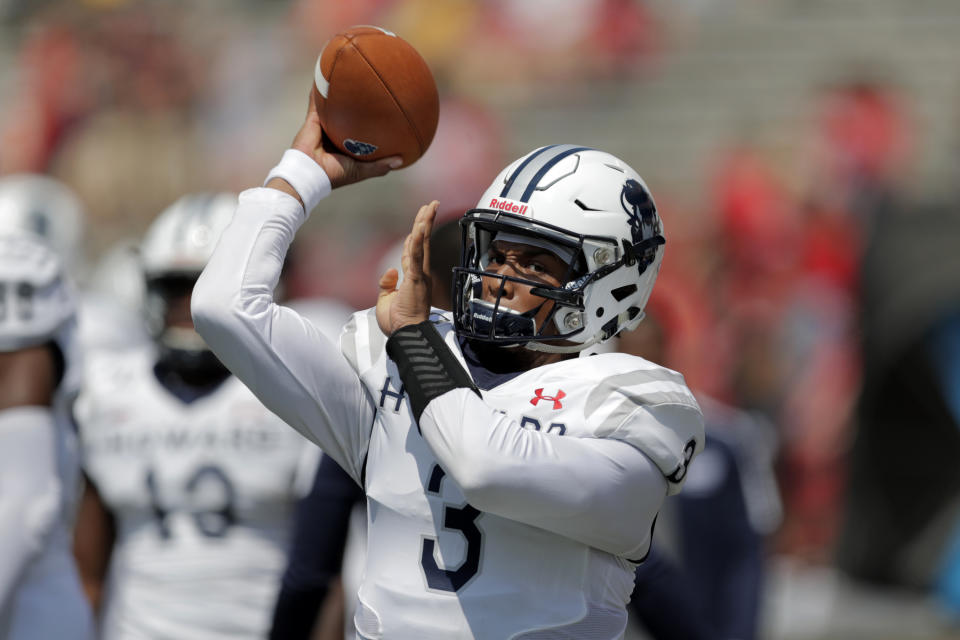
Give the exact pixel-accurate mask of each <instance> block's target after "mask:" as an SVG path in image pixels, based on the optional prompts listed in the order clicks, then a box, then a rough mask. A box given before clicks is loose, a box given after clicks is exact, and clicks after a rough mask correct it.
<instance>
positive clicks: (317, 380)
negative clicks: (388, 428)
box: [192, 188, 374, 482]
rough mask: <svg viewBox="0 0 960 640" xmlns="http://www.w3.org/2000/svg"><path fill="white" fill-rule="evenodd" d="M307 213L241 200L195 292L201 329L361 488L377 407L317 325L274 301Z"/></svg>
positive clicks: (248, 194) (255, 198)
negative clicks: (291, 247) (295, 236)
mask: <svg viewBox="0 0 960 640" xmlns="http://www.w3.org/2000/svg"><path fill="white" fill-rule="evenodd" d="M303 220H304V214H303V209H302V208H301V206H300V203H299V202H297V200H296V199H295V198H293V197H292V196H289V195H287V194H285V193H282V192H280V191H277V190H275V189H264V188H258V189H248V190H247V191H244V192H243V193H241V194H240V203H239V206H238V208H237V212H236V214H234V217H233V220H232V221H231V223H230V224H229V225H228V226H227V228H226V229H225V230H224V232H223V234H222V235H221V236H220V240H219V242H218V243H217V248H216V250H215V251H214V253H213V256H212V257H211V258H210V261H209V262H208V263H207V266H206V268H205V269H204V270H203V274H202V275H201V276H200V279H199V280H197V284H196V286H195V287H194V290H193V300H192V312H193V321H194V325H195V326H196V328H197V331H198V332H199V333H200V335H202V336H203V338H204V340H206V342H207V344H208V345H210V348H211V349H212V350H213V352H214V353H215V354H216V355H217V357H218V358H219V359H220V361H221V362H223V363H224V364H225V365H226V366H227V367H228V368H229V369H230V371H232V372H233V374H234V375H236V376H237V377H238V378H240V380H242V381H243V383H244V384H245V385H247V387H249V388H250V390H251V391H253V393H254V394H255V395H256V396H257V397H258V398H259V399H260V401H261V402H262V403H263V404H264V405H265V406H266V407H267V408H268V409H270V410H271V411H273V412H274V413H276V414H277V415H278V416H280V417H281V418H282V419H283V420H284V421H285V422H286V423H287V424H289V425H290V426H292V427H294V428H295V429H296V430H297V431H299V432H300V433H301V434H303V435H304V436H305V437H306V438H308V439H310V440H312V441H313V442H315V443H316V444H318V445H319V446H320V448H321V449H323V451H324V452H325V453H327V454H328V455H330V457H332V458H333V459H334V460H336V461H337V463H338V464H340V466H341V467H343V469H344V470H345V471H347V473H349V474H350V475H351V476H352V477H353V478H354V480H356V481H357V482H360V479H361V469H362V466H363V460H364V458H365V455H366V450H367V445H368V444H369V439H370V430H371V428H372V425H373V418H374V406H373V402H372V400H371V399H370V397H369V395H368V394H367V391H366V389H365V388H364V387H363V385H362V383H361V382H360V378H359V377H358V376H357V374H356V373H355V372H354V371H353V369H352V368H351V367H350V364H349V363H348V362H347V360H346V359H345V358H344V357H343V355H342V354H341V353H340V350H339V348H338V347H337V345H335V344H334V343H333V342H331V341H330V340H328V339H327V338H326V337H325V336H324V335H323V334H322V333H321V332H320V331H319V330H318V329H317V328H316V327H314V326H313V325H312V324H311V323H310V322H309V321H307V320H306V319H305V318H303V317H302V316H300V315H299V314H298V313H296V312H295V311H294V310H292V309H290V308H288V307H283V306H280V305H278V304H276V302H274V299H273V291H274V288H275V287H276V286H277V282H278V280H279V278H280V270H281V268H282V267H283V260H284V257H285V256H286V254H287V250H288V249H289V247H290V243H291V242H292V241H293V237H294V234H295V233H296V231H297V229H298V228H299V227H300V225H301V224H302V223H303Z"/></svg>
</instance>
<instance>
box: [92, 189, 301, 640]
mask: <svg viewBox="0 0 960 640" xmlns="http://www.w3.org/2000/svg"><path fill="white" fill-rule="evenodd" d="M236 202H237V200H236V196H235V195H233V194H211V195H207V194H197V195H190V196H185V197H183V198H181V199H180V200H178V201H177V202H176V203H174V204H173V205H171V207H169V208H168V209H167V210H166V211H165V212H164V213H162V214H161V215H160V217H159V218H157V220H156V221H155V222H154V223H153V224H152V225H151V227H150V229H149V230H148V231H147V234H146V237H145V238H144V241H143V243H142V245H141V256H142V260H143V268H144V273H145V276H146V288H147V300H146V315H147V320H148V325H149V327H150V330H151V333H152V335H153V336H154V338H155V344H156V353H151V352H149V351H147V350H137V351H129V352H119V353H118V352H114V353H99V354H93V355H92V356H91V357H90V362H89V364H88V368H87V377H86V382H85V387H84V389H83V392H82V393H81V396H80V398H79V399H78V401H77V405H76V409H75V415H76V418H77V422H78V424H79V428H80V434H81V442H82V446H83V457H84V469H85V471H86V473H87V475H88V477H89V479H90V481H91V482H90V483H89V485H88V492H87V494H86V496H85V498H84V501H83V504H82V507H81V511H80V517H79V518H78V526H77V542H76V550H77V556H78V562H79V564H80V568H81V574H82V577H83V579H84V586H85V587H86V589H87V592H88V596H89V597H90V598H91V599H92V600H93V601H94V603H95V604H96V605H98V606H97V608H98V609H100V610H101V626H102V632H103V637H104V638H105V639H107V640H111V639H117V638H199V639H205V640H208V639H214V638H223V639H227V638H230V639H237V638H263V637H264V636H265V635H266V633H267V629H268V626H269V622H270V615H271V612H272V608H273V602H274V599H275V597H276V593H277V589H278V587H279V580H280V575H281V573H282V571H283V568H284V566H285V561H286V552H287V545H288V544H289V527H290V515H291V510H292V507H293V504H294V502H295V500H296V499H297V498H298V497H299V494H300V493H301V491H302V492H303V493H305V492H306V490H307V489H309V483H310V480H311V478H312V475H313V471H314V467H315V464H316V457H317V455H318V451H317V449H316V447H314V446H313V445H311V444H310V443H309V442H307V441H306V440H304V439H303V438H302V437H301V436H299V435H298V434H297V433H295V432H293V431H292V430H291V429H290V428H289V427H287V426H286V425H284V424H283V423H282V422H281V421H280V419H279V418H277V417H276V416H274V415H273V414H272V413H270V412H269V411H268V410H267V409H266V408H264V407H263V405H262V404H261V403H260V402H258V401H257V399H256V398H255V397H254V396H253V394H252V393H250V391H249V390H248V389H247V388H246V387H245V386H244V385H243V384H242V383H241V382H240V381H239V380H237V379H236V378H234V377H233V376H231V375H230V374H229V371H227V369H226V368H224V367H223V365H221V364H220V362H219V361H218V360H217V359H216V357H215V356H214V355H213V354H212V353H211V352H210V351H209V349H207V347H206V345H205V344H204V343H203V340H202V339H201V338H200V336H199V335H197V333H196V332H195V331H194V330H193V325H192V322H191V319H190V311H189V300H190V292H191V290H192V288H193V285H194V282H195V280H196V278H197V276H198V275H199V273H200V270H201V269H202V268H203V265H204V264H205V263H206V260H207V258H208V257H209V255H210V253H211V252H212V251H213V246H214V245H215V244H216V241H217V238H218V236H219V234H220V232H221V230H222V229H223V228H224V227H225V226H226V224H227V221H228V220H229V219H230V217H231V216H232V215H233V211H234V209H235V208H236ZM108 565H109V575H108V576H107V575H106V572H107V566H108ZM101 591H102V601H103V603H102V604H103V606H102V607H100V606H99V604H100V601H101Z"/></svg>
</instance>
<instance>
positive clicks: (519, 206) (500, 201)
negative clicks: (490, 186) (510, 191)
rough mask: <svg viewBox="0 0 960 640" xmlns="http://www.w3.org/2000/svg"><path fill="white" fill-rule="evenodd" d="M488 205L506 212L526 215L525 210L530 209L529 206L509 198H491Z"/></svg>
mask: <svg viewBox="0 0 960 640" xmlns="http://www.w3.org/2000/svg"><path fill="white" fill-rule="evenodd" d="M489 207H490V208H491V209H499V210H500V211H506V212H507V213H519V214H520V215H522V216H525V215H527V211H529V210H530V207H529V206H527V205H525V204H523V203H522V202H517V201H516V200H511V199H510V198H491V199H490V205H489Z"/></svg>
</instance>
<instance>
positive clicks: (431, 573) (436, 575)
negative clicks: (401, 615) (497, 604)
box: [420, 465, 483, 593]
mask: <svg viewBox="0 0 960 640" xmlns="http://www.w3.org/2000/svg"><path fill="white" fill-rule="evenodd" d="M445 475H446V474H445V472H444V471H443V469H441V468H440V465H434V466H433V471H432V472H431V473H430V482H428V483H427V493H428V494H433V495H440V484H441V482H443V477H444V476H445ZM479 515H480V510H479V509H477V508H476V507H473V506H472V505H469V504H465V505H463V506H462V507H452V506H450V505H444V509H443V528H444V529H449V530H451V531H459V532H460V533H461V534H462V535H463V537H464V538H465V539H466V541H467V547H466V554H465V556H466V557H465V558H464V560H463V564H461V565H460V567H459V568H457V569H441V568H440V566H439V565H438V564H437V560H436V556H434V551H435V550H436V546H437V539H436V538H431V537H428V536H424V537H423V541H422V545H421V547H420V568H421V569H423V577H424V578H425V579H426V581H427V586H429V587H430V588H431V589H437V590H438V591H449V592H451V593H455V592H456V591H459V590H460V589H461V588H462V587H463V586H464V585H465V584H467V583H468V582H470V580H471V578H473V576H475V575H477V573H479V571H480V549H481V547H482V546H483V533H482V532H481V531H480V528H479V527H478V526H477V523H476V520H477V516H479Z"/></svg>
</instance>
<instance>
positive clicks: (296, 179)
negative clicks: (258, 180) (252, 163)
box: [263, 149, 333, 216]
mask: <svg viewBox="0 0 960 640" xmlns="http://www.w3.org/2000/svg"><path fill="white" fill-rule="evenodd" d="M274 178H282V179H284V180H286V181H287V182H288V183H289V184H290V186H291V187H293V189H294V191H296V192H297V193H298V194H300V199H301V200H303V211H304V214H305V215H307V216H309V215H310V212H311V211H313V208H314V207H316V206H317V204H318V203H319V202H320V201H321V200H323V199H324V198H326V197H327V196H328V195H330V192H331V191H332V190H333V187H332V185H331V184H330V177H329V176H328V175H327V172H326V171H324V170H323V167H321V166H320V165H319V164H317V162H316V161H315V160H314V159H313V158H311V157H310V156H308V155H307V154H305V153H304V152H303V151H299V150H297V149H287V150H286V151H284V152H283V157H282V158H280V162H279V163H278V164H277V166H275V167H274V168H273V169H271V170H270V173H269V174H267V179H266V180H264V181H263V185H264V186H266V185H267V183H268V182H270V181H271V180H273V179H274Z"/></svg>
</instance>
